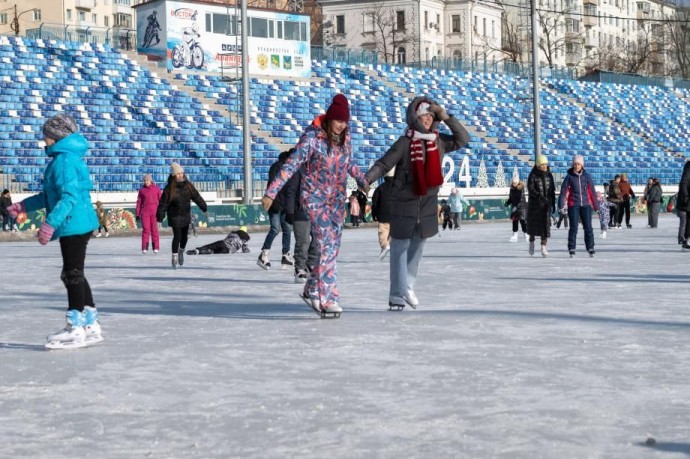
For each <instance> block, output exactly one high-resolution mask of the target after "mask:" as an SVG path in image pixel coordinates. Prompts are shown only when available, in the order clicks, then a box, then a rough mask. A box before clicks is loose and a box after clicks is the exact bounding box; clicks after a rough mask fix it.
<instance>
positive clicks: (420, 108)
mask: <svg viewBox="0 0 690 459" xmlns="http://www.w3.org/2000/svg"><path fill="white" fill-rule="evenodd" d="M429 107H431V105H430V104H429V102H426V101H424V100H423V101H421V102H420V103H419V104H418V105H417V109H416V110H415V111H414V115H415V116H416V117H417V118H419V117H420V116H422V115H433V113H431V112H430V111H429Z"/></svg>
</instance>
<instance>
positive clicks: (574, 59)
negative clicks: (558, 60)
mask: <svg viewBox="0 0 690 459" xmlns="http://www.w3.org/2000/svg"><path fill="white" fill-rule="evenodd" d="M580 61H582V54H581V53H579V52H574V53H565V65H567V66H568V67H573V66H576V65H579V64H580Z"/></svg>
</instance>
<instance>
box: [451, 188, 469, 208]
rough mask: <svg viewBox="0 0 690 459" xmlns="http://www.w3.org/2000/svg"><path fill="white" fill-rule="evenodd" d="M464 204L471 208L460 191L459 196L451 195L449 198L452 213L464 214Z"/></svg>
mask: <svg viewBox="0 0 690 459" xmlns="http://www.w3.org/2000/svg"><path fill="white" fill-rule="evenodd" d="M463 204H464V205H466V206H469V205H470V203H469V202H468V201H467V200H466V199H465V197H464V196H463V195H462V193H460V192H459V191H458V194H453V193H451V194H450V195H449V196H448V205H449V206H450V211H451V212H460V213H461V212H462V209H463V207H462V206H463Z"/></svg>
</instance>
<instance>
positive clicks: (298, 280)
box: [295, 269, 308, 284]
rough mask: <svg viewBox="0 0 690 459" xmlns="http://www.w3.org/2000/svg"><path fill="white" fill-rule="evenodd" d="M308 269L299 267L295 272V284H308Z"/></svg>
mask: <svg viewBox="0 0 690 459" xmlns="http://www.w3.org/2000/svg"><path fill="white" fill-rule="evenodd" d="M307 276H308V275H307V270H306V269H299V270H297V272H296V273H295V284H306V283H307Z"/></svg>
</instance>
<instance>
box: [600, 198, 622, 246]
mask: <svg viewBox="0 0 690 459" xmlns="http://www.w3.org/2000/svg"><path fill="white" fill-rule="evenodd" d="M597 202H598V203H599V228H600V230H601V232H600V233H599V237H600V238H602V239H606V236H607V234H608V230H609V221H610V220H611V211H612V210H613V211H615V210H616V209H617V207H618V206H617V205H616V203H614V202H611V201H609V200H608V199H606V196H605V195H604V194H602V193H601V192H599V191H597Z"/></svg>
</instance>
